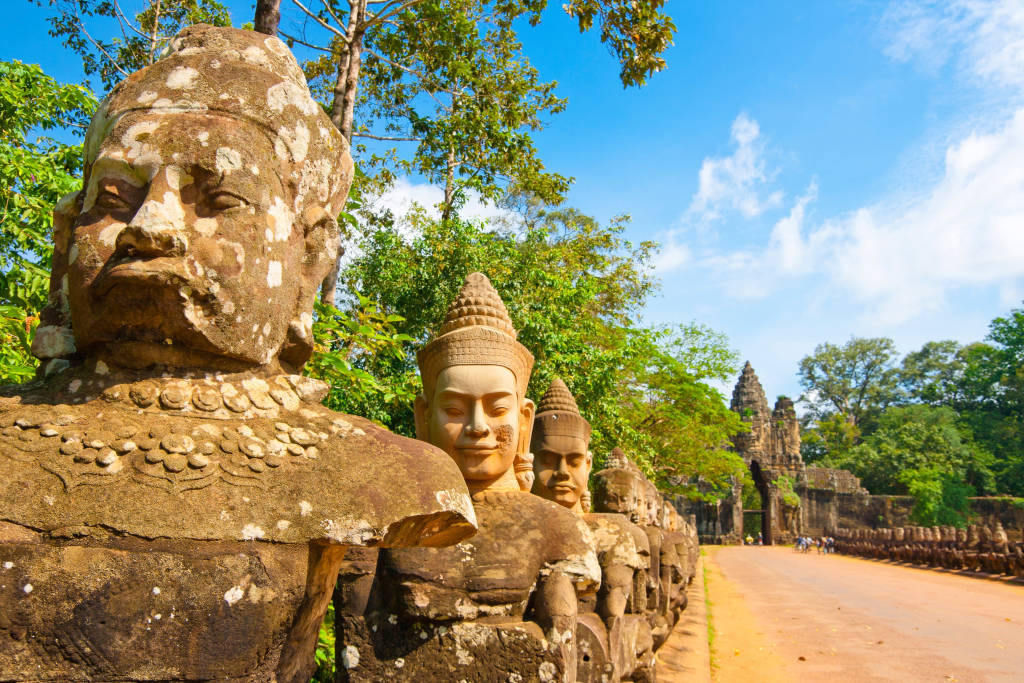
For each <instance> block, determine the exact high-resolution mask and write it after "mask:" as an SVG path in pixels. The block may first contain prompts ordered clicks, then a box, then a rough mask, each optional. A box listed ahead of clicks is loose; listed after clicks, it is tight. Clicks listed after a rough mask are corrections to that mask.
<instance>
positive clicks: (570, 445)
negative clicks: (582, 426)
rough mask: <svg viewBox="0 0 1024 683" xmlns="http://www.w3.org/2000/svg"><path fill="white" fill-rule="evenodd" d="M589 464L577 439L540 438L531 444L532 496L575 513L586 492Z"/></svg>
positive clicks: (584, 446)
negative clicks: (533, 478) (534, 478)
mask: <svg viewBox="0 0 1024 683" xmlns="http://www.w3.org/2000/svg"><path fill="white" fill-rule="evenodd" d="M592 465H593V460H592V458H591V456H590V451H588V450H587V442H586V441H585V440H584V439H583V438H581V437H578V436H570V435H566V434H543V435H541V436H540V437H539V438H536V439H534V441H533V471H534V473H535V474H536V477H537V478H536V480H535V481H534V484H533V493H534V494H536V495H538V496H540V497H541V498H547V499H548V500H550V501H554V502H555V503H558V504H559V505H561V506H563V507H567V508H569V509H571V510H574V511H576V512H582V509H580V498H581V497H582V496H583V492H584V491H586V490H587V479H588V478H589V477H590V469H591V466H592Z"/></svg>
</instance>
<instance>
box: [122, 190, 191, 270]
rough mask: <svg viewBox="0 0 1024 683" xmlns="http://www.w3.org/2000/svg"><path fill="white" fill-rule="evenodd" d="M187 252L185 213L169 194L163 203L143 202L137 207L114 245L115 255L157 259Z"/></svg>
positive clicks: (177, 201)
mask: <svg viewBox="0 0 1024 683" xmlns="http://www.w3.org/2000/svg"><path fill="white" fill-rule="evenodd" d="M186 251H188V237H187V236H186V235H185V212H184V209H183V208H182V206H181V203H180V201H179V200H178V198H177V197H175V196H174V194H173V193H171V192H166V193H165V194H164V199H163V201H157V200H155V199H147V200H146V202H145V203H144V204H143V205H142V206H141V207H139V210H138V211H137V212H136V213H135V216H134V217H133V218H132V220H131V222H130V223H129V224H128V226H127V227H126V228H125V229H124V230H122V231H121V232H120V233H119V234H118V236H117V241H116V243H115V252H114V253H115V256H118V257H129V258H130V257H135V258H157V257H160V256H182V255H184V254H185V252H186Z"/></svg>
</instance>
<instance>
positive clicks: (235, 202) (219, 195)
mask: <svg viewBox="0 0 1024 683" xmlns="http://www.w3.org/2000/svg"><path fill="white" fill-rule="evenodd" d="M208 201H209V204H210V208H211V209H215V210H217V211H226V210H228V209H236V208H238V207H240V206H248V205H249V202H247V201H246V200H245V198H244V197H242V196H240V195H237V194H235V193H234V192H228V191H226V190H219V191H216V192H213V193H212V194H211V195H210V197H209V199H208Z"/></svg>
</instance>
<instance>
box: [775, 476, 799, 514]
mask: <svg viewBox="0 0 1024 683" xmlns="http://www.w3.org/2000/svg"><path fill="white" fill-rule="evenodd" d="M774 483H775V487H776V488H777V489H778V490H779V498H780V500H782V504H783V505H787V506H789V507H791V508H798V507H800V496H799V495H797V492H796V490H795V489H794V487H795V486H796V481H795V480H794V479H793V477H791V476H789V475H787V474H782V475H779V476H778V477H776V478H775V482H774Z"/></svg>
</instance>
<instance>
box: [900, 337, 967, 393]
mask: <svg viewBox="0 0 1024 683" xmlns="http://www.w3.org/2000/svg"><path fill="white" fill-rule="evenodd" d="M965 367H966V366H965V360H964V356H963V347H961V346H960V344H959V343H958V342H956V341H953V340H951V339H947V340H945V341H937V342H926V343H925V344H924V345H923V346H922V347H921V349H920V350H918V351H912V352H911V353H908V354H907V355H906V356H904V358H903V362H902V363H901V364H900V371H899V381H900V386H901V387H902V389H903V391H904V393H905V396H906V397H907V399H909V400H911V401H920V402H922V403H928V404H930V405H950V406H952V405H958V404H960V403H961V398H960V396H959V390H960V387H961V386H962V380H963V373H964V370H965Z"/></svg>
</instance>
